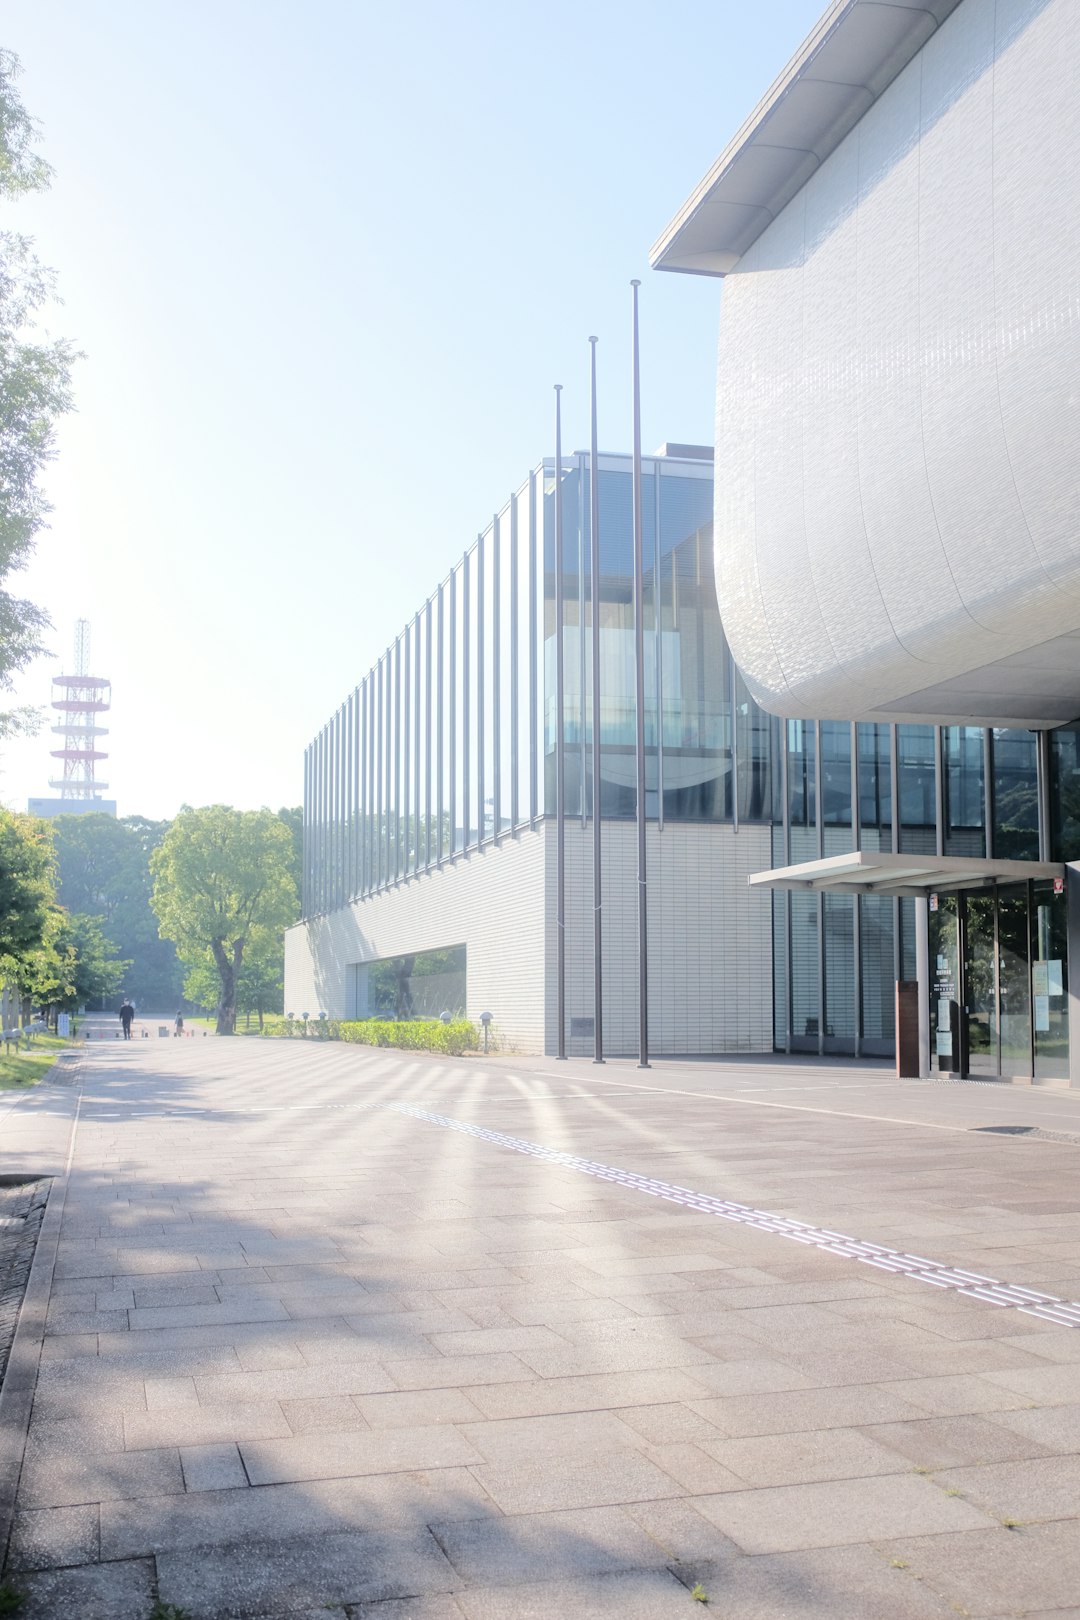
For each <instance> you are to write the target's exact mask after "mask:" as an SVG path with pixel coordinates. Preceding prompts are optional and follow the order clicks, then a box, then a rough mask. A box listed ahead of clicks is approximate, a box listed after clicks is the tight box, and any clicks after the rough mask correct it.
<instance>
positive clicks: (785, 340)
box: [715, 0, 1080, 725]
mask: <svg viewBox="0 0 1080 1620" xmlns="http://www.w3.org/2000/svg"><path fill="white" fill-rule="evenodd" d="M867 9H868V10H869V9H871V8H867ZM873 9H877V8H873ZM885 9H887V8H882V10H885ZM1078 23H1080V17H1078V6H1077V0H963V3H962V4H961V5H960V6H958V8H957V9H956V11H954V12H953V14H952V16H951V17H949V19H948V20H947V21H946V22H945V23H944V24H943V25H942V27H941V28H940V29H939V30H938V31H937V32H936V33H935V34H933V36H932V37H931V38H930V39H929V41H928V42H927V44H926V45H925V46H924V48H923V49H922V51H920V53H919V54H918V55H917V56H916V57H915V59H914V60H913V61H912V62H911V63H910V64H909V65H908V67H907V68H905V69H904V71H903V72H902V73H901V74H900V75H899V76H898V77H897V79H896V80H895V81H894V82H893V84H892V85H891V86H890V87H889V88H888V89H887V90H886V91H885V92H884V94H883V95H882V96H881V97H880V99H879V100H878V101H876V102H875V103H874V104H873V106H872V107H871V108H870V109H869V111H868V112H867V113H866V115H865V116H864V117H863V119H862V120H861V122H860V123H859V124H858V125H856V127H855V128H854V129H853V130H852V131H851V133H850V134H849V135H848V136H847V137H846V138H845V139H844V140H843V141H842V142H841V144H840V145H839V146H838V147H837V148H836V150H835V151H834V152H833V153H832V154H831V155H830V156H829V157H828V158H827V159H826V160H825V162H824V163H823V164H822V165H821V166H820V168H819V169H818V170H817V172H816V173H815V174H814V175H813V177H812V178H811V179H810V180H809V181H808V182H807V184H806V185H805V186H804V187H803V188H802V190H801V191H800V192H799V193H798V195H797V196H796V197H795V198H794V199H793V200H792V201H791V202H790V203H789V204H788V206H787V207H786V208H784V209H783V210H782V212H781V213H780V214H779V215H778V216H777V218H776V219H775V220H774V221H773V223H772V224H771V225H770V226H769V227H768V229H767V230H765V231H764V232H763V233H762V235H761V236H760V237H759V238H758V240H757V241H756V242H755V243H754V245H753V246H752V247H751V248H750V249H749V251H748V252H747V253H746V254H745V255H744V257H743V258H742V260H741V261H740V262H739V266H738V270H737V272H736V273H735V274H733V275H731V276H730V277H729V278H728V280H727V281H726V282H725V284H724V296H723V305H722V312H721V330H720V351H719V371H718V392H717V454H716V527H715V545H716V576H717V589H718V595H719V600H720V610H721V613H722V615H723V618H724V625H725V629H726V631H727V634H728V638H729V640H730V643H731V647H732V651H733V652H734V655H735V658H736V661H737V662H738V664H739V666H740V668H741V669H742V670H743V672H744V674H745V675H746V677H747V679H748V681H749V684H750V687H751V689H752V691H753V693H754V695H755V697H756V698H757V699H758V701H759V702H760V703H762V704H763V705H764V706H765V708H767V709H769V710H770V711H772V712H773V713H778V714H784V715H789V716H792V717H798V716H802V715H814V716H817V717H822V718H823V717H827V716H829V717H834V718H838V719H850V718H852V717H853V716H857V717H860V718H876V719H879V720H895V719H902V718H905V717H907V718H914V719H920V718H923V719H924V718H937V719H941V720H946V721H947V720H950V719H951V720H961V719H963V720H969V721H982V722H985V723H995V722H996V723H999V724H1001V723H1005V724H1014V725H1024V724H1029V723H1030V724H1046V723H1051V722H1055V721H1064V720H1067V719H1069V718H1071V717H1072V716H1073V715H1074V714H1075V713H1076V712H1077V710H1078V708H1080V639H1078V632H1080V543H1078V540H1077V521H1078V513H1080V449H1078V440H1077V435H1076V395H1077V387H1078V382H1080V305H1078V302H1077V284H1078V279H1080V209H1078V208H1077V206H1076V197H1075V190H1076V174H1077V172H1078V169H1080V100H1078V98H1077V93H1076V86H1077V83H1078V82H1080V26H1078Z"/></svg>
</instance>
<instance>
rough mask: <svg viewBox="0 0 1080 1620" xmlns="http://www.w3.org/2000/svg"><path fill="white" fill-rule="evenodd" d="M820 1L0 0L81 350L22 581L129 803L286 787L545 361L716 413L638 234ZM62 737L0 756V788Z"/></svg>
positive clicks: (571, 386) (466, 508)
mask: <svg viewBox="0 0 1080 1620" xmlns="http://www.w3.org/2000/svg"><path fill="white" fill-rule="evenodd" d="M822 8H823V0H761V3H759V4H757V5H747V4H745V3H744V0H719V3H718V0H712V3H711V4H701V3H699V0H691V3H690V4H687V5H684V6H681V7H676V8H671V7H661V6H650V5H644V4H641V3H635V0H624V3H619V4H616V3H614V0H594V3H589V0H586V3H585V4H584V5H580V4H573V5H571V4H567V3H566V0H550V3H546V4H544V5H536V4H531V3H529V0H526V3H525V4H519V5H516V6H507V5H506V4H505V0H502V3H495V0H471V3H469V4H466V5H464V6H448V5H445V4H435V3H433V0H421V3H420V4H418V5H413V6H400V5H399V6H382V5H375V4H373V3H370V0H368V3H364V4H360V3H346V0H306V3H303V4H301V3H300V0H291V3H283V0H182V3H180V4H174V5H166V4H164V3H156V0H152V3H147V0H94V3H93V4H88V3H87V0H8V4H7V5H6V6H5V8H4V24H3V30H2V33H0V44H2V45H4V46H6V47H8V48H10V49H12V50H14V51H16V52H17V53H18V55H19V56H20V57H21V58H22V62H23V69H24V72H23V78H22V81H21V88H22V93H23V96H24V99H25V101H26V103H27V105H28V107H29V108H30V110H31V111H32V112H33V113H34V114H35V115H36V116H37V117H38V118H39V119H40V120H41V121H42V124H43V125H44V131H43V141H42V147H43V150H44V153H45V155H46V156H47V157H48V159H49V161H50V162H51V163H52V164H53V166H54V167H55V169H56V171H57V173H56V180H55V183H54V185H53V188H52V190H51V191H50V192H48V193H47V194H45V195H44V196H42V197H40V198H32V199H29V200H27V201H24V202H21V203H19V204H18V205H15V206H13V207H10V208H8V209H7V210H6V211H5V215H4V217H3V218H2V219H0V225H3V226H5V227H7V228H14V229H20V230H24V231H27V232H29V233H30V234H33V235H35V236H36V237H37V239H38V245H39V251H40V253H41V256H42V257H43V259H44V260H45V261H46V262H47V263H49V264H52V265H54V266H55V267H56V269H57V270H58V272H59V276H60V289H61V292H62V295H63V298H64V300H65V302H64V306H63V308H61V309H57V310H55V311H52V312H50V316H49V321H50V325H51V326H52V328H53V329H54V330H55V331H57V332H63V333H65V334H68V335H70V336H71V337H73V338H74V339H75V340H76V341H77V342H78V344H79V346H80V347H81V348H82V349H83V350H84V351H85V355H86V358H85V359H84V360H83V361H82V362H81V363H80V365H79V368H78V375H77V393H78V413H77V415H75V416H73V417H71V418H70V419H69V420H68V421H67V422H65V424H64V426H63V428H62V430H61V434H60V456H59V459H58V461H57V462H56V463H55V464H54V466H53V467H52V468H51V469H50V472H49V475H48V489H49V493H50V497H51V499H52V500H53V502H54V505H55V512H54V516H53V523H52V529H51V531H50V532H49V533H47V534H45V535H43V536H42V538H41V541H40V544H39V548H38V556H37V559H36V560H35V562H34V564H33V566H32V567H31V569H30V570H29V571H28V572H27V574H26V575H25V576H23V579H24V583H25V589H26V591H27V593H28V594H30V595H32V596H34V597H35V598H36V599H38V600H41V601H43V602H45V603H46V604H47V605H48V607H49V610H50V612H51V614H52V616H53V619H54V622H55V626H56V629H55V632H54V634H53V636H52V638H51V646H52V648H53V649H54V650H55V651H56V653H57V655H58V656H57V658H56V659H50V660H45V661H43V662H42V663H41V664H40V665H38V666H36V667H35V669H34V671H33V672H32V674H31V677H30V678H29V679H27V680H26V681H24V682H23V683H22V685H21V687H20V690H19V693H18V698H19V699H20V700H21V701H25V702H33V703H41V702H44V701H47V698H48V695H49V678H50V676H51V675H52V674H53V673H54V672H55V671H56V669H57V668H58V665H59V663H60V662H64V663H67V662H69V655H68V649H69V647H70V643H71V638H72V632H73V624H74V620H75V618H76V617H77V616H79V615H80V614H81V615H85V616H87V617H89V618H90V619H91V620H92V623H93V638H94V659H93V662H94V665H95V668H96V671H97V672H98V673H101V674H104V675H108V676H110V677H111V678H112V680H113V682H114V710H113V715H112V721H111V723H112V727H113V733H112V736H111V737H110V738H109V741H108V744H107V746H109V747H110V749H111V753H112V757H111V758H110V760H109V762H108V778H109V781H110V782H111V784H112V789H113V791H114V792H115V795H116V797H117V798H118V799H119V801H120V813H121V814H131V813H141V814H146V815H152V816H166V815H172V814H173V813H175V811H176V810H177V809H178V807H179V806H180V804H181V803H182V802H185V801H187V802H189V803H194V804H201V803H206V802H210V801H213V800H221V801H225V802H228V803H233V804H236V805H239V806H253V805H258V804H262V803H269V804H271V805H274V806H277V805H278V804H282V803H297V802H299V799H300V796H301V759H302V753H303V748H304V745H305V744H306V742H307V741H308V740H309V738H310V737H311V735H312V734H313V733H314V732H315V731H316V730H317V729H318V727H319V726H320V725H321V724H322V723H323V721H324V720H325V718H326V717H327V716H328V714H329V713H330V711H331V709H332V708H334V707H335V706H336V705H337V703H338V702H339V701H340V700H341V698H342V697H343V696H344V694H345V693H346V691H347V690H348V689H350V688H351V687H352V686H353V685H354V684H355V682H356V681H357V680H358V679H359V678H360V676H361V675H362V674H363V673H364V672H365V671H366V670H367V669H368V668H369V667H370V665H371V663H372V662H373V660H374V659H375V657H376V656H377V655H378V653H379V652H380V651H381V650H382V648H383V647H384V645H385V644H386V643H387V641H388V640H389V639H390V638H391V636H392V635H393V634H395V633H396V631H397V630H398V629H399V627H400V626H401V624H403V623H404V621H405V619H406V618H407V617H408V616H409V615H410V614H411V613H412V612H413V611H414V610H415V608H416V607H417V606H418V605H419V603H420V601H421V600H422V599H423V598H424V597H425V596H426V595H427V594H428V592H429V591H430V590H431V589H432V588H433V587H434V586H435V585H436V583H437V582H438V580H439V579H440V578H441V577H442V576H443V575H444V574H445V572H446V571H447V569H448V567H449V565H450V563H451V561H452V560H453V559H454V558H455V557H456V556H457V555H458V554H460V552H461V551H463V550H464V549H465V547H466V546H467V545H468V544H469V542H470V541H471V539H472V538H473V537H474V535H475V533H476V531H477V530H478V529H479V528H482V527H483V526H484V525H485V524H486V522H487V521H488V519H489V517H490V514H491V512H492V511H493V509H495V508H496V507H497V506H499V505H501V504H502V501H503V500H504V499H505V497H506V495H507V494H508V493H509V491H510V490H511V489H512V488H514V487H515V486H516V485H517V484H518V483H519V482H520V480H521V479H522V477H523V476H524V475H525V473H526V472H527V470H528V468H529V467H530V466H531V465H532V464H534V463H535V462H536V461H537V460H538V459H539V458H540V456H541V455H543V454H545V453H547V454H550V453H551V447H552V446H551V439H552V427H551V420H552V400H553V395H552V385H553V384H554V383H555V382H561V383H563V384H564V385H565V388H566V392H565V394H564V396H563V397H564V404H565V412H566V443H567V446H568V448H574V447H576V446H577V445H578V444H581V443H584V442H585V441H586V437H587V407H588V400H587V364H588V345H587V342H586V339H587V337H588V335H589V334H590V333H591V332H596V333H598V334H599V335H600V338H601V345H600V364H601V371H602V394H601V434H600V436H601V441H602V443H603V445H604V446H605V447H607V448H610V449H624V448H626V447H627V446H628V445H629V440H630V415H629V394H628V382H629V343H628V337H629V290H628V283H629V281H630V278H631V277H632V276H640V277H641V278H642V280H643V282H644V286H643V288H642V321H643V388H644V433H645V443H646V447H647V448H652V447H654V446H655V445H656V444H658V443H660V442H661V441H662V440H664V439H682V440H694V441H703V442H709V441H711V438H712V392H713V372H714V348H715V340H716V326H717V317H718V312H719V305H720V287H719V284H718V283H716V282H713V281H710V280H705V279H700V278H696V277H686V276H671V275H656V274H653V273H652V272H651V271H649V269H648V263H647V253H648V249H649V246H650V244H651V242H652V241H653V240H654V238H655V237H656V236H657V235H658V234H659V232H660V230H661V229H662V228H663V226H664V225H665V224H666V223H667V222H668V220H669V219H670V217H671V215H672V214H673V213H674V212H675V210H676V209H677V208H678V206H679V205H680V204H681V203H682V202H683V200H684V198H685V197H686V195H687V194H688V193H689V191H690V190H691V189H692V187H693V186H694V185H696V183H697V182H698V180H699V179H700V178H701V176H702V175H703V173H704V172H705V170H706V169H707V167H708V166H709V164H710V163H711V162H712V160H713V159H714V158H715V156H716V155H717V153H718V152H719V150H720V149H721V147H722V146H723V145H724V144H725V142H726V141H727V140H728V138H729V137H730V136H731V135H732V134H733V133H734V131H735V130H736V129H737V128H738V126H739V124H740V123H741V122H742V120H743V118H744V117H745V116H746V114H747V113H748V112H749V111H750V110H751V108H752V107H753V106H754V104H755V103H756V102H757V100H758V99H759V98H760V96H761V95H762V93H763V92H764V91H765V89H766V88H767V86H768V85H769V83H770V82H771V81H772V79H773V78H774V77H775V76H776V74H777V73H778V72H779V71H780V70H781V68H782V67H783V66H784V64H785V62H786V61H787V59H788V57H789V56H790V55H791V54H792V52H793V51H794V50H795V48H796V47H797V46H798V44H799V42H800V41H801V40H802V38H803V37H804V36H805V34H806V33H807V32H808V31H809V29H810V28H811V26H812V25H813V23H814V22H815V21H816V19H817V17H818V15H819V13H820V11H821V10H822ZM51 744H52V739H51V737H50V736H49V734H48V733H47V732H45V733H43V734H42V735H41V736H40V737H39V738H38V739H37V740H35V741H31V742H18V743H14V744H9V745H6V747H5V749H4V751H3V755H2V758H0V770H2V775H0V797H2V798H3V799H4V801H5V802H7V803H9V804H12V805H14V806H16V807H20V806H22V805H23V804H24V801H25V798H26V796H27V795H28V794H30V793H40V792H43V791H45V782H46V779H47V777H48V775H49V774H50V769H51V765H52V762H51V761H50V760H49V759H48V757H47V751H48V748H49V747H50V746H51Z"/></svg>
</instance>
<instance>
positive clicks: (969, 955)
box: [960, 893, 1000, 1077]
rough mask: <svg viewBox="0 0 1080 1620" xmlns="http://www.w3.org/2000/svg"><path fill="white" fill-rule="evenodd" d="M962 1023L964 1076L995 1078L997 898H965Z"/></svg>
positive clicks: (996, 1043) (996, 1041) (990, 894)
mask: <svg viewBox="0 0 1080 1620" xmlns="http://www.w3.org/2000/svg"><path fill="white" fill-rule="evenodd" d="M962 903H963V907H964V926H963V942H964V949H963V986H962V991H961V994H962V998H963V999H962V1001H961V1007H962V1012H961V1015H960V1016H961V1020H962V1022H963V1036H964V1038H963V1050H964V1054H965V1056H966V1058H967V1063H966V1064H965V1065H964V1067H963V1068H962V1069H961V1073H967V1074H971V1075H993V1076H995V1077H996V1076H997V1074H998V1073H999V1072H1000V1071H999V1068H998V1062H999V1054H998V994H997V953H996V929H995V915H994V913H995V904H994V896H993V894H992V893H989V894H968V895H965V896H964V897H963V901H962Z"/></svg>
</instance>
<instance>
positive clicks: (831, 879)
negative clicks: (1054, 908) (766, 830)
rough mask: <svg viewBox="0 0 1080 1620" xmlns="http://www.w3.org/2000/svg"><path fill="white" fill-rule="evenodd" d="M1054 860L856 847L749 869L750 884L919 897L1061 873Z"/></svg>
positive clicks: (815, 890)
mask: <svg viewBox="0 0 1080 1620" xmlns="http://www.w3.org/2000/svg"><path fill="white" fill-rule="evenodd" d="M1064 876H1065V868H1064V866H1062V865H1061V864H1060V863H1059V862H1055V861H988V860H984V859H980V858H979V857H977V856H973V855H971V856H969V855H963V856H961V855H903V854H901V855H894V854H885V853H883V852H882V851H880V850H871V849H858V850H853V851H852V852H851V853H850V854H847V855H829V856H826V858H825V859H824V860H821V861H802V862H800V864H799V865H798V866H781V867H775V868H773V869H771V870H770V871H766V872H754V873H752V874H751V876H750V877H749V878H748V879H747V882H748V883H749V885H750V887H751V888H758V889H792V890H797V891H798V890H801V891H802V892H804V893H812V894H816V893H823V894H900V895H913V896H916V897H922V896H925V895H927V894H930V893H932V892H933V891H935V890H938V889H941V890H943V891H948V890H950V889H978V888H984V887H986V885H987V884H990V883H994V882H1007V883H1016V882H1025V881H1026V880H1027V879H1029V878H1032V879H1034V878H1064Z"/></svg>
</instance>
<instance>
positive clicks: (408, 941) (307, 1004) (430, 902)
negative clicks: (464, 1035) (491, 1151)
mask: <svg viewBox="0 0 1080 1620" xmlns="http://www.w3.org/2000/svg"><path fill="white" fill-rule="evenodd" d="M543 882H544V833H543V829H542V828H541V829H539V830H536V831H533V830H531V829H526V830H525V831H523V832H522V833H520V834H519V835H518V836H517V837H515V838H510V837H507V838H504V839H503V841H502V843H501V844H500V845H499V846H498V847H497V848H496V847H492V846H488V847H487V848H485V849H483V850H481V851H473V852H471V853H470V854H468V855H462V856H459V857H458V858H457V859H456V860H454V861H450V862H447V864H446V865H445V866H442V867H438V868H436V869H434V870H433V871H430V872H425V873H422V874H421V875H420V876H418V877H414V878H409V879H408V880H407V881H405V882H403V883H400V884H398V885H397V887H396V888H393V889H387V890H385V891H384V892H383V893H382V894H377V895H373V896H372V897H371V898H370V899H367V900H360V901H356V902H354V904H352V905H350V906H345V907H342V908H341V909H340V910H338V911H335V912H331V913H330V915H329V916H326V917H319V918H316V919H314V920H313V921H312V922H310V923H300V924H298V925H297V927H295V928H291V929H290V930H289V932H288V933H287V934H286V936H285V1006H286V1009H287V1010H288V1011H290V1012H297V1013H299V1012H304V1011H307V1012H311V1013H313V1014H314V1013H316V1012H327V1013H329V1014H330V1016H331V1017H332V1018H351V1017H354V1016H355V1014H356V1010H357V1009H356V1006H355V1002H354V984H353V981H354V977H355V975H354V974H353V973H352V971H351V968H352V966H353V964H355V963H358V962H372V961H378V960H379V959H381V958H382V957H386V956H400V955H402V954H403V953H405V952H407V951H423V950H436V949H438V948H439V947H440V946H444V945H465V946H466V948H467V952H468V956H467V971H466V996H467V1011H468V1013H469V1015H470V1017H473V1018H475V1017H477V1016H478V1015H479V1014H480V1013H481V1012H483V1011H485V1010H487V1011H490V1012H491V1013H493V1014H494V1015H495V1016H496V1018H497V1019H498V1023H499V1028H500V1031H501V1033H502V1036H503V1038H504V1039H505V1040H507V1041H508V1042H510V1043H511V1044H512V1045H514V1046H516V1047H517V1048H518V1049H519V1050H521V1051H526V1052H537V1051H539V1050H540V1049H541V1046H542V1043H543V1031H544V985H543V961H544V904H543Z"/></svg>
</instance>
